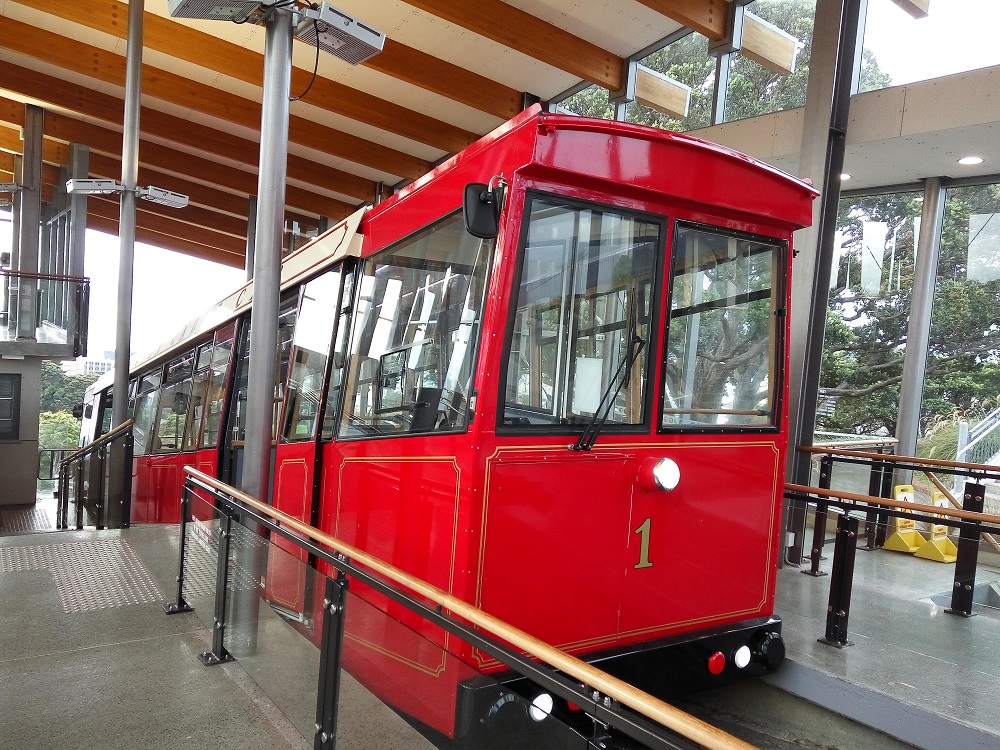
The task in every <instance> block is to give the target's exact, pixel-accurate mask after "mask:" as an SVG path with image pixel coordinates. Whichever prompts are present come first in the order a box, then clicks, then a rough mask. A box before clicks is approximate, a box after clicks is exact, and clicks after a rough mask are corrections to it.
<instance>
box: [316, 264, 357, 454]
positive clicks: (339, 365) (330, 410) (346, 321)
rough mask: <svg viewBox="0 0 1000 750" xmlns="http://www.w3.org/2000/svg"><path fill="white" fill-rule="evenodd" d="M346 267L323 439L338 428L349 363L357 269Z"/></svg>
mask: <svg viewBox="0 0 1000 750" xmlns="http://www.w3.org/2000/svg"><path fill="white" fill-rule="evenodd" d="M348 263H350V264H351V265H350V266H345V269H344V288H343V291H342V292H341V297H340V299H341V302H340V313H339V315H338V316H337V330H336V332H335V334H334V336H335V337H336V340H335V341H334V342H333V364H332V366H331V367H330V384H329V385H328V386H327V389H326V391H327V394H326V410H325V412H324V413H323V432H322V438H323V440H333V436H334V433H335V432H336V430H337V408H338V407H339V405H340V392H341V386H342V384H343V380H344V369H345V367H346V365H347V346H348V343H349V341H348V338H349V336H350V332H351V327H350V326H351V314H352V312H353V311H354V310H353V307H352V302H353V300H354V279H355V277H356V275H357V271H356V269H355V267H354V266H353V262H352V261H348Z"/></svg>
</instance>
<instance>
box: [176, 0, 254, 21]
mask: <svg viewBox="0 0 1000 750" xmlns="http://www.w3.org/2000/svg"><path fill="white" fill-rule="evenodd" d="M260 5H261V2H260V0H167V10H168V11H169V13H170V17H171V18H200V19H202V20H205V21H233V20H237V21H238V20H240V19H245V18H247V17H249V16H250V14H251V13H253V12H254V11H255V10H257V8H259V7H260Z"/></svg>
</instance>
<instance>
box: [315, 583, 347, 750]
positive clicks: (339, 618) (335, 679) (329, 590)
mask: <svg viewBox="0 0 1000 750" xmlns="http://www.w3.org/2000/svg"><path fill="white" fill-rule="evenodd" d="M346 607H347V576H345V575H344V574H343V573H342V572H340V571H338V572H337V579H336V580H333V579H331V578H327V579H326V595H325V599H324V600H323V640H322V641H321V646H320V657H319V665H320V666H319V687H318V689H317V691H316V738H315V740H314V741H313V750H333V748H335V747H336V746H337V705H338V703H339V702H340V670H341V660H342V655H343V649H344V619H345V608H346Z"/></svg>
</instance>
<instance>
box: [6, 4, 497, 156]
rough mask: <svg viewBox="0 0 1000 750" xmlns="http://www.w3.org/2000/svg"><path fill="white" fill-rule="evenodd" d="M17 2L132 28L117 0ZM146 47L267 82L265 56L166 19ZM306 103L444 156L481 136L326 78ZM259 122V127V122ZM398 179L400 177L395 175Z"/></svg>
mask: <svg viewBox="0 0 1000 750" xmlns="http://www.w3.org/2000/svg"><path fill="white" fill-rule="evenodd" d="M14 1H15V2H18V3H19V4H21V5H26V6H29V7H32V8H36V9H38V10H42V11H44V12H46V13H51V14H54V15H58V16H60V17H61V18H65V19H67V20H69V21H73V22H75V23H79V24H82V25H84V26H88V27H90V28H92V29H97V30H98V31H103V32H105V33H108V34H112V35H114V36H117V37H119V38H125V36H126V32H127V29H126V24H125V23H124V21H125V19H126V18H127V14H128V13H127V11H128V6H127V4H126V3H121V2H117V1H116V0H76V1H75V2H69V3H51V2H47V1H46V0H14ZM5 22H6V20H5ZM143 45H144V46H145V47H148V48H149V49H155V50H157V51H158V52H162V53H164V54H167V55H170V56H171V57H176V58H178V59H180V60H185V61H187V62H190V63H194V64H195V65H200V66H202V67H205V68H208V69H209V70H214V71H216V72H217V73H222V74H223V75H227V76H231V77H233V78H236V79H238V80H241V81H246V82H247V83H251V84H253V85H254V86H261V85H262V83H263V72H264V56H263V55H261V54H260V53H258V52H254V51H252V50H248V49H246V48H244V47H241V46H239V45H237V44H233V43H232V42H226V41H223V40H220V39H218V38H216V37H213V36H211V35H210V34H206V33H204V32H200V31H197V30H195V29H191V28H189V27H187V26H184V25H183V24H181V23H178V22H176V21H172V20H170V19H166V18H163V17H162V16H157V15H155V14H152V13H146V14H144V18H143ZM122 59H123V60H124V58H122ZM146 68H147V66H143V91H144V93H149V94H150V95H151V96H156V94H154V93H153V92H152V91H148V92H147V89H146V80H148V79H147V78H146V72H145V70H146ZM123 70H124V68H123ZM311 79H312V71H311V70H308V71H307V70H303V69H301V68H294V69H293V70H292V91H303V90H305V87H306V86H307V85H309V81H310V80H311ZM124 81H125V78H124V75H122V78H121V84H120V85H124ZM216 91H218V90H217V89H216ZM218 93H220V94H221V93H224V92H221V91H220V92H218ZM304 101H306V102H307V103H309V104H313V105H315V106H317V107H321V108H322V109H326V110H328V111H330V112H334V113H336V114H338V115H343V116H344V117H349V118H351V119H352V120H357V121H358V122H363V123H366V124H368V125H372V126H374V127H376V128H381V129H383V130H387V131H389V132H390V133H395V134H397V135H401V136H403V137H405V138H410V139H411V140H414V141H417V142H418V143H425V144H427V145H429V146H434V147H435V148H440V149H441V150H443V151H448V152H457V151H461V150H462V149H463V148H465V146H467V145H469V144H470V143H472V142H473V141H474V140H476V139H477V138H478V137H479V136H478V135H477V134H475V133H470V132H469V131H466V130H463V129H461V128H458V127H455V126H454V125H451V124H449V123H446V122H442V121H441V120H436V119H434V118H433V117H429V116H428V115H424V114H421V113H420V112H414V111H413V110H410V109H406V108H405V107H402V106H400V105H398V104H393V103H392V102H388V101H385V100H383V99H379V98H378V97H376V96H373V95H372V94H368V93H365V92H364V91H361V90H359V89H355V88H351V87H350V86H346V85H344V84H341V83H336V82H334V81H331V80H329V79H326V78H317V79H316V81H315V83H314V84H313V87H312V89H311V90H310V91H309V96H308V99H305V100H304ZM187 106H194V104H193V103H192V104H189V105H187ZM257 121H258V125H257V127H259V122H260V118H259V117H258V120H257ZM393 174H398V173H397V172H393Z"/></svg>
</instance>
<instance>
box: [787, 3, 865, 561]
mask: <svg viewBox="0 0 1000 750" xmlns="http://www.w3.org/2000/svg"><path fill="white" fill-rule="evenodd" d="M863 1H864V0H818V2H817V3H816V20H815V25H814V28H815V29H816V35H815V36H814V37H813V49H812V57H811V58H810V63H809V84H808V94H807V100H806V111H805V124H804V127H803V136H802V149H801V153H800V157H799V176H801V177H808V178H811V179H812V180H813V182H814V183H815V184H816V185H818V186H819V187H820V190H821V192H822V195H821V196H820V198H819V199H818V200H817V201H816V204H815V205H814V206H813V226H812V227H811V228H809V229H806V230H802V231H800V232H798V233H797V234H796V239H795V244H796V250H797V251H798V253H799V257H798V259H797V260H796V262H795V263H794V264H793V267H794V270H793V281H792V305H791V312H790V314H791V320H792V321H793V325H792V334H791V340H790V341H789V354H790V359H791V363H790V364H791V367H790V369H789V405H788V414H789V430H790V432H791V446H792V447H793V449H794V448H795V447H798V446H809V445H812V442H813V430H814V429H815V425H816V398H817V393H818V390H819V375H820V366H821V363H822V359H823V334H824V330H825V325H826V310H827V307H828V298H829V289H830V269H831V266H832V264H833V255H834V240H835V236H836V231H837V211H838V208H839V204H840V175H841V172H842V170H843V166H844V150H845V145H846V144H845V141H846V138H845V136H846V133H847V122H848V114H849V111H850V101H851V84H852V81H853V78H854V68H855V60H854V57H855V52H856V49H857V37H858V34H859V27H860V26H861V23H862V21H861V19H860V9H861V5H862V3H863ZM810 473H811V463H810V457H809V455H808V454H806V453H798V452H793V453H792V454H791V461H790V463H789V471H788V475H789V478H790V480H791V481H793V482H796V483H800V484H808V483H809V478H810ZM784 512H785V526H784V528H785V529H786V530H788V531H792V532H794V534H795V541H794V543H793V544H792V545H791V546H790V547H789V548H788V552H787V559H788V560H790V561H791V562H793V563H798V562H800V561H801V560H802V548H803V545H804V540H805V530H806V509H805V508H804V507H800V505H799V504H790V505H786V507H785V509H784Z"/></svg>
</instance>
